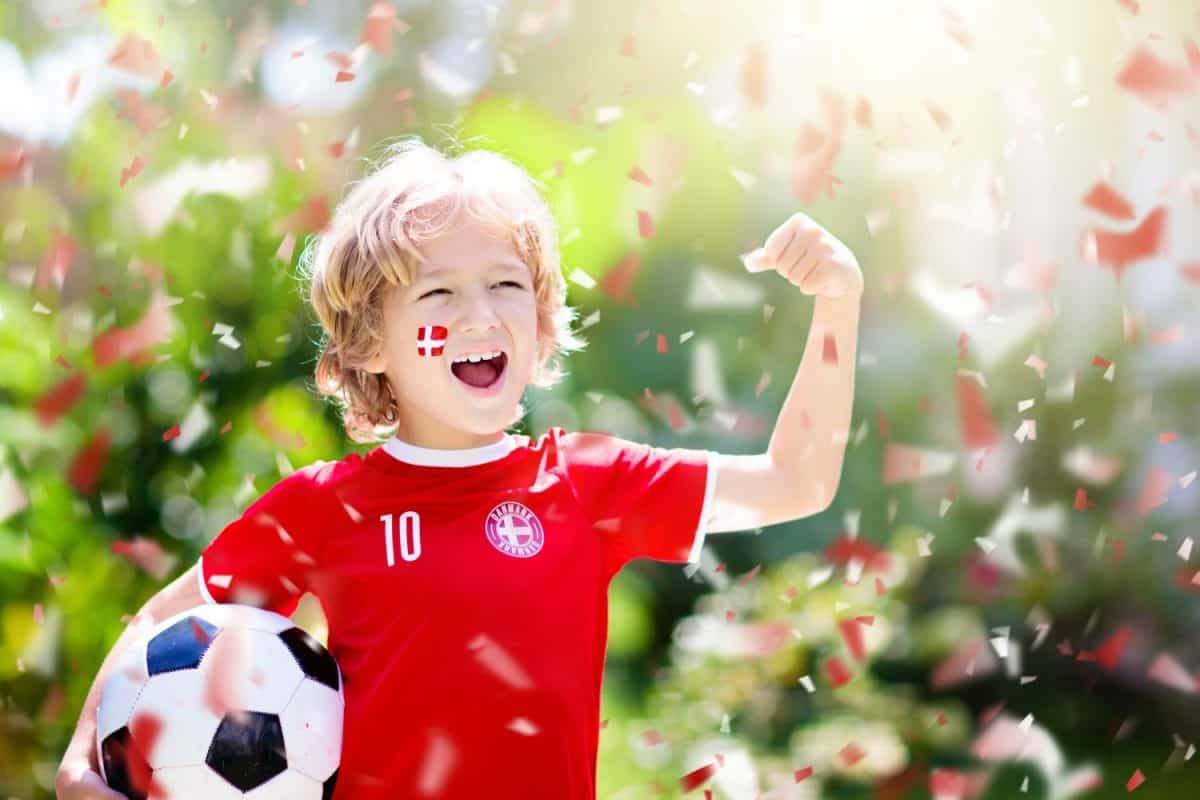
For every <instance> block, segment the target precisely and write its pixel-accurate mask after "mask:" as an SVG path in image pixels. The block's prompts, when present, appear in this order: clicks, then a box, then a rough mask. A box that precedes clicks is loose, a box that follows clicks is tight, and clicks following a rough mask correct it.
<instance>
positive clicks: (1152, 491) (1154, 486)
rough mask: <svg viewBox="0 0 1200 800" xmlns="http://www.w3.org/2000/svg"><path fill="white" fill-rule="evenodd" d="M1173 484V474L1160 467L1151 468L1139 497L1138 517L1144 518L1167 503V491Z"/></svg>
mask: <svg viewBox="0 0 1200 800" xmlns="http://www.w3.org/2000/svg"><path fill="white" fill-rule="evenodd" d="M1171 482H1172V478H1171V473H1169V472H1167V471H1166V470H1164V469H1162V468H1160V467H1155V466H1151V467H1150V469H1149V470H1148V471H1147V473H1146V480H1145V482H1144V483H1143V484H1142V491H1141V494H1140V495H1139V496H1138V505H1137V512H1138V516H1142V517H1144V516H1146V515H1147V514H1149V513H1150V512H1151V511H1153V510H1154V509H1156V508H1158V507H1159V506H1161V505H1163V504H1164V503H1166V502H1167V489H1168V488H1169V487H1170V486H1171Z"/></svg>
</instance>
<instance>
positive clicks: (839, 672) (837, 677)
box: [825, 656, 854, 689]
mask: <svg viewBox="0 0 1200 800" xmlns="http://www.w3.org/2000/svg"><path fill="white" fill-rule="evenodd" d="M825 675H826V677H828V678H829V682H830V683H831V684H833V688H835V689H838V688H841V687H842V686H845V685H846V684H847V683H849V682H850V679H851V678H852V677H854V675H853V673H851V672H850V670H849V669H848V668H847V667H846V665H845V664H843V663H842V660H841V659H840V658H838V657H837V656H831V657H830V658H828V659H827V660H826V661H825Z"/></svg>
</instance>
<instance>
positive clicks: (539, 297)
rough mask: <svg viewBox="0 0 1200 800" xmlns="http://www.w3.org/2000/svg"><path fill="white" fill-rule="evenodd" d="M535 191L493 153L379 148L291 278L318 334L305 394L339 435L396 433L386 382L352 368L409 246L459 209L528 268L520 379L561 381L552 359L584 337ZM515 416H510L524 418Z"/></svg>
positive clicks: (363, 358)
mask: <svg viewBox="0 0 1200 800" xmlns="http://www.w3.org/2000/svg"><path fill="white" fill-rule="evenodd" d="M539 186H540V184H538V183H537V182H536V181H535V180H534V179H533V178H532V177H531V176H530V175H529V173H527V172H526V171H525V170H524V169H522V168H521V167H520V166H518V165H517V164H515V163H513V162H512V161H510V160H509V159H507V158H506V157H504V156H502V155H500V154H498V153H495V152H491V151H488V150H473V151H469V152H466V153H463V154H460V155H457V156H455V157H450V156H447V155H444V154H442V153H440V152H438V151H437V150H435V149H434V148H432V147H430V146H428V145H426V144H424V143H423V142H422V141H420V140H419V139H415V138H414V139H405V140H402V141H399V142H396V143H394V144H391V145H389V146H387V147H386V150H385V152H384V154H383V157H382V159H381V161H380V163H379V165H378V166H377V168H376V169H374V171H371V172H369V174H368V175H367V176H366V177H364V178H363V179H362V180H360V181H359V182H358V183H357V184H355V185H354V186H353V188H352V189H351V190H350V191H349V192H348V193H347V195H346V196H345V198H343V199H342V201H341V202H340V203H339V204H338V206H337V209H336V210H335V211H334V214H333V218H332V219H331V220H330V223H329V225H328V227H327V228H326V229H325V230H324V231H323V232H322V233H321V234H320V235H319V236H317V237H314V238H313V239H311V240H310V241H309V242H308V244H307V246H306V247H305V249H304V252H303V253H302V254H301V256H300V274H301V277H302V278H303V279H304V281H305V285H306V287H307V297H306V299H307V301H308V302H310V303H311V304H312V307H313V309H314V310H315V311H316V314H317V317H318V319H319V320H320V323H321V328H322V329H323V331H324V333H323V336H322V340H321V355H320V357H319V359H318V361H317V366H316V374H315V378H316V388H317V391H318V392H320V393H321V394H322V395H324V396H326V397H330V398H333V400H334V401H335V402H336V404H337V406H338V407H339V412H340V414H341V417H342V421H343V425H344V427H345V429H346V433H347V434H348V435H349V436H350V438H351V439H353V440H354V441H356V442H372V441H377V440H379V439H381V438H386V437H388V436H391V435H392V434H393V433H395V432H396V430H397V429H398V428H399V425H400V413H401V409H400V408H399V406H398V404H397V401H396V398H395V394H394V392H393V391H392V388H391V386H390V384H389V383H388V378H387V376H386V375H385V374H383V373H379V374H375V373H371V372H368V371H367V370H365V369H363V368H362V366H361V365H363V364H365V363H366V362H367V361H368V360H369V359H370V358H371V357H372V355H374V354H375V353H376V352H377V351H378V348H379V346H380V343H381V342H382V341H383V336H384V325H383V301H384V300H385V298H386V297H387V295H388V293H389V290H390V289H391V288H392V287H394V286H397V285H403V286H408V285H410V284H411V283H412V281H413V279H414V278H415V276H416V274H417V270H416V267H417V264H419V263H420V262H421V260H422V256H421V254H420V252H419V251H418V249H417V245H418V244H420V243H421V242H422V241H425V240H428V239H433V238H436V237H437V236H439V235H440V234H442V233H443V232H444V231H445V230H446V229H447V228H449V227H450V226H451V225H452V224H453V223H454V221H455V220H456V219H457V214H458V211H460V210H464V209H465V210H468V211H470V212H471V213H473V214H475V215H476V216H477V218H479V219H481V220H484V221H485V222H492V223H499V224H500V225H502V226H503V227H504V228H506V229H507V231H508V232H509V233H510V235H511V237H512V243H513V246H514V249H515V250H516V253H517V255H518V256H519V257H520V259H521V260H522V261H523V262H524V263H525V264H526V265H527V266H528V267H529V271H530V274H531V276H532V278H533V289H534V295H535V298H536V302H537V345H536V348H535V354H534V368H533V373H532V375H531V377H530V383H531V384H533V385H535V386H538V387H540V388H548V387H550V386H553V385H555V384H556V383H558V382H559V381H560V380H561V379H562V378H563V377H564V376H565V374H566V372H565V370H564V369H563V367H562V366H561V362H560V356H561V355H564V354H565V353H567V352H568V351H573V350H581V349H583V348H584V347H585V346H586V342H585V341H584V340H583V339H581V338H579V337H578V336H577V335H576V334H575V333H574V332H572V330H571V322H572V321H573V320H574V319H575V318H576V311H575V309H573V308H572V307H570V306H568V305H566V295H567V286H566V282H565V281H564V280H563V276H562V269H561V265H560V260H559V252H558V237H557V235H556V232H555V226H554V220H553V217H552V216H551V214H550V209H549V207H548V206H547V205H546V202H545V200H543V198H542V196H541V195H540V194H539V192H538V188H539ZM471 199H474V200H476V201H479V202H478V207H476V206H475V204H473V203H471V202H469V200H471ZM518 410H519V414H518V417H517V418H518V419H519V418H520V417H521V416H524V413H525V412H524V408H523V407H521V408H519V409H518Z"/></svg>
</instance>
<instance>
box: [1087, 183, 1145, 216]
mask: <svg viewBox="0 0 1200 800" xmlns="http://www.w3.org/2000/svg"><path fill="white" fill-rule="evenodd" d="M1083 204H1084V205H1085V206H1087V207H1088V208H1091V209H1093V210H1095V211H1099V212H1100V213H1101V214H1105V215H1107V216H1110V217H1112V218H1113V219H1120V220H1133V219H1134V218H1135V214H1134V213H1133V206H1131V205H1130V204H1129V201H1127V200H1126V199H1125V198H1124V197H1122V196H1121V195H1119V194H1117V192H1116V190H1114V189H1113V188H1112V187H1111V186H1109V185H1108V184H1107V183H1104V182H1100V183H1097V184H1096V185H1095V186H1093V187H1092V190H1091V191H1090V192H1088V193H1087V195H1086V196H1084V198H1083Z"/></svg>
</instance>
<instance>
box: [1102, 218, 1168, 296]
mask: <svg viewBox="0 0 1200 800" xmlns="http://www.w3.org/2000/svg"><path fill="white" fill-rule="evenodd" d="M1166 219H1167V209H1166V207H1164V206H1158V207H1157V208H1155V209H1154V210H1153V211H1151V212H1150V213H1149V214H1147V215H1146V218H1145V219H1144V220H1142V222H1141V224H1140V225H1138V226H1137V227H1136V228H1134V229H1133V230H1132V231H1128V232H1126V233H1118V232H1115V231H1105V230H1100V229H1098V228H1092V229H1089V230H1087V231H1086V232H1085V233H1084V241H1083V257H1084V259H1085V260H1087V261H1089V262H1091V263H1094V264H1102V265H1105V266H1109V267H1111V268H1112V270H1113V272H1114V273H1116V275H1117V278H1118V280H1119V279H1120V278H1121V275H1122V273H1123V272H1124V271H1125V269H1127V268H1128V267H1129V265H1130V264H1133V263H1134V262H1136V261H1140V260H1142V259H1145V258H1151V257H1153V256H1155V255H1157V254H1158V252H1159V249H1160V248H1161V247H1162V245H1163V231H1164V229H1165V228H1166Z"/></svg>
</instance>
